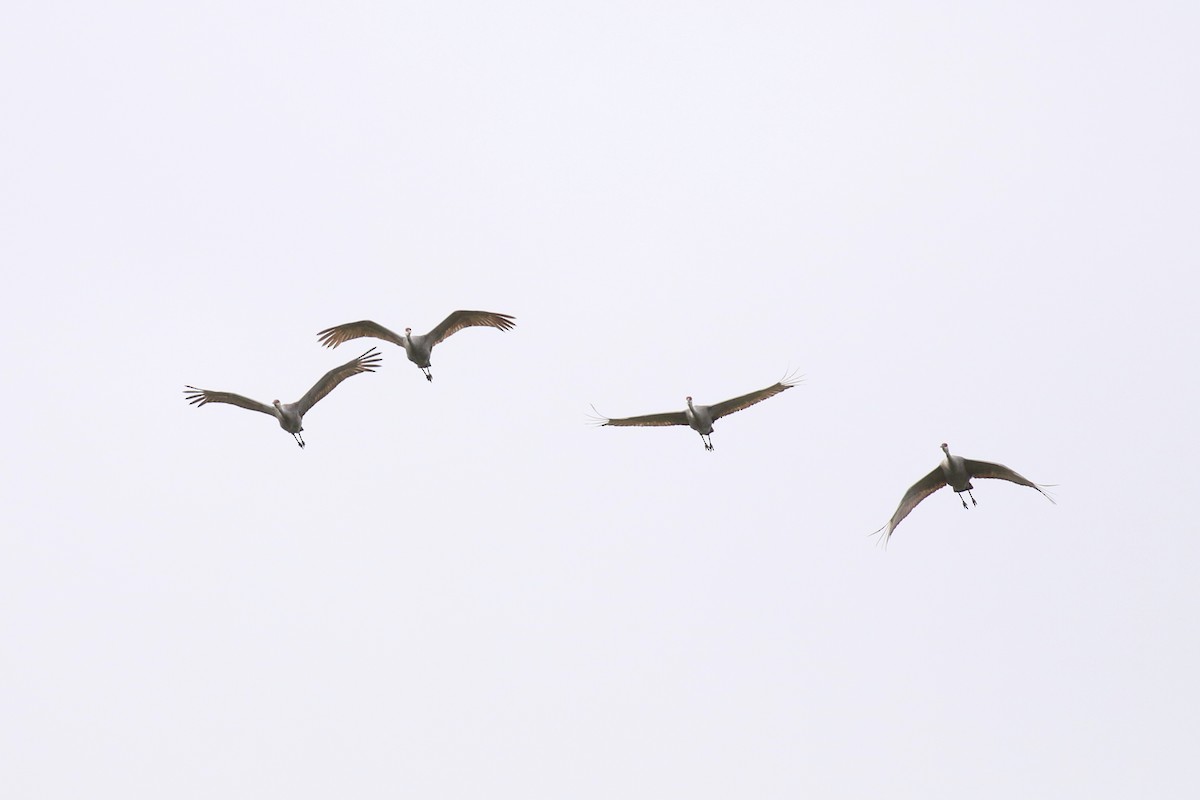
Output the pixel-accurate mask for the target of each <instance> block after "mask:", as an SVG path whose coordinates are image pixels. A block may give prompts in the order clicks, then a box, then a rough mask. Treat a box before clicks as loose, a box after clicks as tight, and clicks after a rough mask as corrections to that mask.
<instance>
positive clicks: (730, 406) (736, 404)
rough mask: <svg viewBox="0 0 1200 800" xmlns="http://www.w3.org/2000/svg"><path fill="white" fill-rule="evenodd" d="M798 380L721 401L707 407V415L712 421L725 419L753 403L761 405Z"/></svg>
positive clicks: (781, 382) (782, 382) (783, 381)
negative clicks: (709, 415) (708, 414)
mask: <svg viewBox="0 0 1200 800" xmlns="http://www.w3.org/2000/svg"><path fill="white" fill-rule="evenodd" d="M799 382H800V381H799V379H795V380H788V379H785V380H782V381H780V382H779V383H777V384H775V385H774V386H768V387H767V388H765V389H759V390H758V391H757V392H750V394H744V395H742V396H741V397H734V398H732V399H730V400H722V401H721V402H720V403H714V404H713V405H711V406H709V413H710V414H712V418H713V421H714V422H715V421H716V420H719V419H720V418H721V417H727V416H729V415H730V414H732V413H734V412H735V411H741V410H742V409H743V408H749V407H750V406H752V405H754V404H755V403H761V402H762V401H763V400H766V399H767V398H768V397H774V396H775V395H777V394H779V393H780V392H783V391H787V390H788V389H790V388H792V387H793V386H795V385H796V384H797V383H799Z"/></svg>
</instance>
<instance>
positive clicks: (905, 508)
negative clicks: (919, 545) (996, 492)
mask: <svg viewBox="0 0 1200 800" xmlns="http://www.w3.org/2000/svg"><path fill="white" fill-rule="evenodd" d="M942 452H943V453H945V455H944V456H943V457H942V462H941V463H940V464H938V465H937V466H936V467H934V468H933V471H932V472H930V473H929V474H928V475H926V476H925V477H924V478H921V480H919V481H917V482H916V483H914V484H913V485H912V486H910V487H909V489H908V491H907V492H905V493H904V497H902V498H901V499H900V505H899V506H898V507H897V508H896V513H894V514H892V518H891V519H890V520H888V523H887V524H886V525H884V526H883V527H882V528H880V529H879V530H877V531H875V533H882V534H883V539H882V540H881V541H883V542H884V543H885V544H886V543H887V540H888V538H890V537H891V535H892V531H894V530H896V526H897V525H899V524H900V521H901V520H903V519H904V518H905V517H907V516H908V514H909V512H910V511H912V510H913V509H914V508H916V507H917V504H918V503H920V502H921V501H922V500H924V499H925V498H926V497H929V495H931V494H933V493H934V492H936V491H937V490H938V489H940V488H942V487H943V486H949V487H950V488H951V489H953V490H954V491H955V492H958V499H959V500H962V507H963V508H967V501H966V500H963V497H962V493H963V492H966V493H967V497H970V498H971V505H978V504H977V503H976V502H975V495H973V494H971V490H972V489H974V488H975V487H974V486H972V485H971V479H972V478H999V479H1000V480H1004V481H1010V482H1012V483H1016V484H1019V485H1021V486H1028V487H1030V488H1032V489H1037V490H1038V491H1039V492H1041V493H1042V494H1043V495H1044V496H1045V498H1046V499H1047V500H1049V501H1050V502H1051V503H1053V502H1054V498H1053V497H1051V496H1050V495H1048V494H1046V492H1045V491H1043V489H1042V486H1043V485H1047V484H1043V485H1038V484H1036V483H1034V482H1033V481H1031V480H1029V479H1028V478H1026V477H1025V476H1023V475H1020V474H1018V473H1017V472H1015V471H1013V470H1011V469H1009V468H1008V467H1006V466H1004V465H1003V464H993V463H992V462H990V461H976V460H974V459H970V458H963V457H962V456H955V455H951V454H950V445H948V444H946V443H945V442H942Z"/></svg>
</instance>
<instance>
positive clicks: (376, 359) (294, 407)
mask: <svg viewBox="0 0 1200 800" xmlns="http://www.w3.org/2000/svg"><path fill="white" fill-rule="evenodd" d="M382 363H383V358H382V357H381V356H380V355H379V351H378V350H376V349H375V348H374V347H372V348H371V349H370V350H368V351H367V352H365V353H363V354H362V355H361V356H359V357H358V358H356V359H354V360H353V361H347V362H346V363H345V364H342V365H341V366H340V367H336V368H335V369H331V370H329V372H326V373H325V376H324V377H323V378H321V380H319V381H317V382H316V383H315V384H313V387H312V388H311V389H309V390H308V391H307V392H305V393H304V396H303V397H301V398H300V399H299V400H297V401H296V402H294V403H280V402H279V401H278V400H272V401H271V405H267V404H266V403H260V402H258V401H257V400H251V399H250V398H249V397H242V396H241V395H240V394H233V393H232V392H213V391H209V390H208V389H197V388H196V387H195V386H188V387H187V391H185V392H184V394H185V395H186V396H187V401H188V402H189V403H190V404H192V405H194V406H196V407H200V406H202V405H204V404H205V403H229V404H230V405H235V406H241V407H242V408H248V409H250V410H251V411H261V412H262V413H264V414H270V415H271V416H273V417H275V418H276V419H278V420H279V427H281V428H283V429H284V430H285V431H287V432H288V433H290V434H291V435H292V437H293V438H295V440H296V444H298V445H300V446H301V447H304V437H303V436H301V435H300V432H301V431H302V430H304V428H303V427H302V426H301V422H303V420H304V414H305V413H306V412H307V411H308V410H309V409H310V408H312V407H313V406H315V405H316V404H317V401H318V400H320V399H321V398H322V397H324V396H325V395H327V394H329V393H330V392H332V391H333V389H334V387H335V386H337V385H338V384H339V383H341V382H342V381H344V380H346V378H349V377H350V376H351V375H357V374H359V373H360V372H374V371H375V368H376V367H378V366H379V365H380V364H382Z"/></svg>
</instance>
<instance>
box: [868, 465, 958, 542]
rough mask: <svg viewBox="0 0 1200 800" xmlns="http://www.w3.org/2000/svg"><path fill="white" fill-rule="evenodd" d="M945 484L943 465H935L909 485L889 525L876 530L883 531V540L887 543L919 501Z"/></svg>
mask: <svg viewBox="0 0 1200 800" xmlns="http://www.w3.org/2000/svg"><path fill="white" fill-rule="evenodd" d="M945 485H946V477H945V476H944V475H942V468H941V466H940V465H939V466H936V467H934V468H933V472H930V473H929V474H928V475H926V476H925V477H924V478H921V480H919V481H917V482H916V483H914V484H913V485H912V486H910V487H908V491H907V492H905V493H904V497H902V498H901V499H900V505H899V506H897V507H896V513H894V514H892V518H891V519H889V520H888V523H887V525H884V526H883V527H882V528H880V529H879V530H877V531H875V532H876V533H881V532H882V533H883V541H884V542H885V543H886V542H887V540H888V538H889V537H890V536H891V535H892V531H894V530H896V526H897V525H899V524H900V521H901V520H903V519H904V518H905V517H907V516H908V513H909V512H910V511H912V510H913V509H914V508H916V507H917V504H918V503H920V502H921V501H922V500H924V499H925V498H926V497H929V495H931V494H933V493H934V492H936V491H937V490H938V489H940V488H942V487H943V486H945Z"/></svg>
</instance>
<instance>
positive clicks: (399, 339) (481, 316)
mask: <svg viewBox="0 0 1200 800" xmlns="http://www.w3.org/2000/svg"><path fill="white" fill-rule="evenodd" d="M515 325H516V323H515V322H514V321H513V317H512V316H510V315H508V314H497V313H494V312H492V311H463V310H459V311H454V312H452V313H451V314H450V316H448V317H446V318H445V319H444V320H442V321H441V322H439V323H438V324H437V326H436V327H435V328H434V329H433V330H431V331H430V332H429V333H427V334H425V335H423V336H422V335H420V334H417V335H414V334H413V332H412V328H405V329H404V335H400V334H398V333H396V332H395V331H390V330H388V329H387V328H385V327H383V326H382V325H380V324H379V323H378V322H372V321H371V320H369V319H363V320H359V321H358V322H347V323H345V324H344V325H336V326H334V327H332V328H326V329H325V330H323V331H320V332H319V333H317V336H318V338H319V339H320V341H321V344H323V345H325V346H326V347H337V346H338V345H339V344H341V343H342V342H348V341H350V340H351V339H358V338H360V337H363V336H369V337H371V338H373V339H383V340H384V341H385V342H391V343H392V344H395V345H399V346H400V347H403V348H404V352H405V354H406V355H407V356H408V360H409V361H411V362H413V363H414V364H416V365H417V366H418V367H420V368H421V371H422V372H423V373H425V379H426V380H430V381H432V380H433V373H432V372H430V371H429V368H430V365H429V357H430V355H431V354H432V352H433V346H434V345H436V344H438V343H439V342H442V341H444V340H445V339H447V338H449V337H450V336H451V335H453V334H455V333H457V332H458V331H461V330H462V329H463V328H470V327H485V328H498V329H500V330H502V331H506V330H509V329H510V328H512V327H513V326H515Z"/></svg>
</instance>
